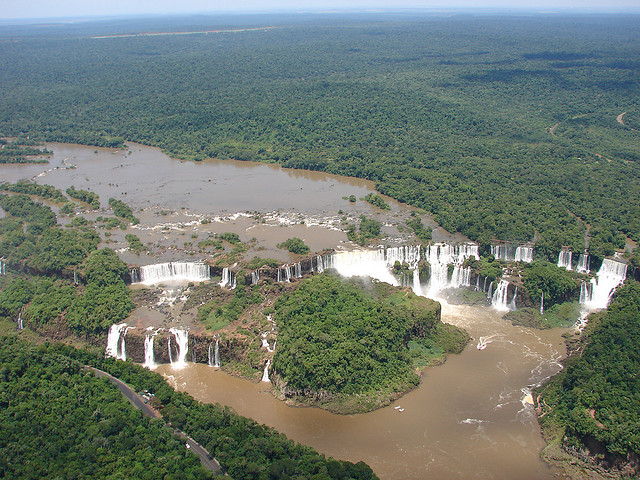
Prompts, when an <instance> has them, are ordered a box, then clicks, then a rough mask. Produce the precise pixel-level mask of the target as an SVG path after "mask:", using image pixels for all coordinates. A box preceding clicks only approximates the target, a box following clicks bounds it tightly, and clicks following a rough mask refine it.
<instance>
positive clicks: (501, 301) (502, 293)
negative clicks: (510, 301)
mask: <svg viewBox="0 0 640 480" xmlns="http://www.w3.org/2000/svg"><path fill="white" fill-rule="evenodd" d="M508 291H509V282H507V281H506V280H500V283H498V287H497V288H496V291H495V292H494V293H493V297H491V305H492V306H493V308H495V309H496V310H503V311H506V310H509V305H507V293H508Z"/></svg>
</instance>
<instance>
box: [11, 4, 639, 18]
mask: <svg viewBox="0 0 640 480" xmlns="http://www.w3.org/2000/svg"><path fill="white" fill-rule="evenodd" d="M228 5H229V4H228V3H227V2H217V1H215V2H210V1H204V0H185V1H183V2H179V3H176V2H173V1H169V0H156V1H151V0H142V1H138V2H135V3H133V4H132V2H130V1H125V0H114V1H112V2H109V3H100V4H97V5H96V4H93V3H89V2H82V1H79V0H66V1H62V2H60V3H56V4H51V3H50V2H48V1H45V0H26V1H24V2H14V3H13V4H10V5H6V6H5V8H4V9H3V12H2V16H1V17H0V18H1V20H0V22H2V23H7V22H10V21H11V20H31V19H33V20H38V19H56V18H60V19H62V18H65V19H72V18H90V17H108V16H117V17H123V16H140V15H182V14H184V15H190V14H249V13H252V14H256V13H280V12H281V13H295V12H323V11H324V12H328V11H336V12H339V11H353V10H389V11H393V10H407V9H409V10H444V11H457V10H474V11H481V10H508V11H516V10H522V11H528V12H539V13H554V12H558V13H567V12H574V13H622V12H634V13H640V5H639V4H638V2H637V0H612V1H609V2H604V1H602V0H573V1H550V0H542V1H540V2H537V3H535V4H534V3H532V2H529V1H526V0H512V1H507V0H486V1H483V2H475V1H472V0H451V1H449V2H446V3H445V2H443V1H442V0H427V1H425V0H421V1H420V0H404V1H402V2H400V3H391V2H389V1H388V0H384V1H380V0H346V1H344V2H336V1H333V0H316V1H311V2H305V3H304V4H302V5H301V4H300V2H295V1H292V0H271V1H269V2H264V1H260V0H240V1H238V2H236V3H235V4H234V6H233V7H232V8H229V6H228Z"/></svg>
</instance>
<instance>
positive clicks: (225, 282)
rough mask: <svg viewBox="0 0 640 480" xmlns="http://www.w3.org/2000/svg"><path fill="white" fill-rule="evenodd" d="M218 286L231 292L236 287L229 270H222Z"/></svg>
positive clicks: (225, 268) (233, 277)
mask: <svg viewBox="0 0 640 480" xmlns="http://www.w3.org/2000/svg"><path fill="white" fill-rule="evenodd" d="M218 285H220V286H221V287H222V288H224V287H227V288H230V289H231V290H233V289H234V288H236V286H237V281H236V276H235V274H234V273H233V272H232V271H231V270H229V268H227V267H224V268H223V269H222V280H221V281H220V283H219V284H218Z"/></svg>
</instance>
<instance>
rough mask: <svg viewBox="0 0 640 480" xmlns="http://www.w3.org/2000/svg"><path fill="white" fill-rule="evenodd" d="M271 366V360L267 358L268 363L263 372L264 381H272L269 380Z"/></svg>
mask: <svg viewBox="0 0 640 480" xmlns="http://www.w3.org/2000/svg"><path fill="white" fill-rule="evenodd" d="M270 366H271V360H267V363H266V365H265V366H264V372H262V381H263V382H270V381H271V380H269V367H270Z"/></svg>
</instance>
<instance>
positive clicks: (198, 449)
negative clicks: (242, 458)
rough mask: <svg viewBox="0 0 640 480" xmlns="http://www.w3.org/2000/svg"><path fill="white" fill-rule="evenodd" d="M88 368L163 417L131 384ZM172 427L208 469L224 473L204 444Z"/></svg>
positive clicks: (136, 404) (148, 411) (135, 402)
mask: <svg viewBox="0 0 640 480" xmlns="http://www.w3.org/2000/svg"><path fill="white" fill-rule="evenodd" d="M86 368H87V369H89V370H91V371H92V372H93V373H95V375H96V377H98V378H106V379H107V380H109V381H110V382H111V383H113V384H114V385H115V386H116V387H118V390H120V392H122V394H123V395H124V396H125V397H126V398H127V400H129V401H130V402H131V403H132V404H133V406H134V407H136V408H137V409H139V410H142V413H143V414H144V415H146V416H147V417H151V418H162V415H160V412H158V411H157V410H155V409H154V408H152V407H151V406H150V405H149V404H148V403H145V399H144V398H143V397H141V396H140V395H138V394H137V393H136V392H135V390H133V389H132V388H131V387H130V386H129V385H127V384H126V383H124V382H123V381H122V380H120V379H118V378H116V377H114V376H113V375H110V374H108V373H107V372H105V371H102V370H99V369H97V368H94V367H90V366H86ZM169 426H170V425H169ZM171 428H172V429H173V431H174V432H175V433H176V435H178V436H179V437H180V438H182V439H183V440H185V441H186V447H187V448H188V449H189V450H191V451H192V452H193V453H195V454H196V455H198V457H200V462H201V463H202V465H203V466H204V467H205V468H206V469H207V470H209V471H211V472H213V473H215V474H218V475H224V473H223V471H222V467H221V466H220V464H219V463H218V461H217V460H216V459H215V458H213V456H212V455H211V454H210V453H209V452H208V451H207V450H206V449H205V448H204V447H203V446H202V445H200V444H199V443H198V442H196V441H195V440H194V439H193V438H191V437H190V436H188V435H187V434H186V433H184V432H182V431H180V430H177V429H176V428H173V427H171Z"/></svg>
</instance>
